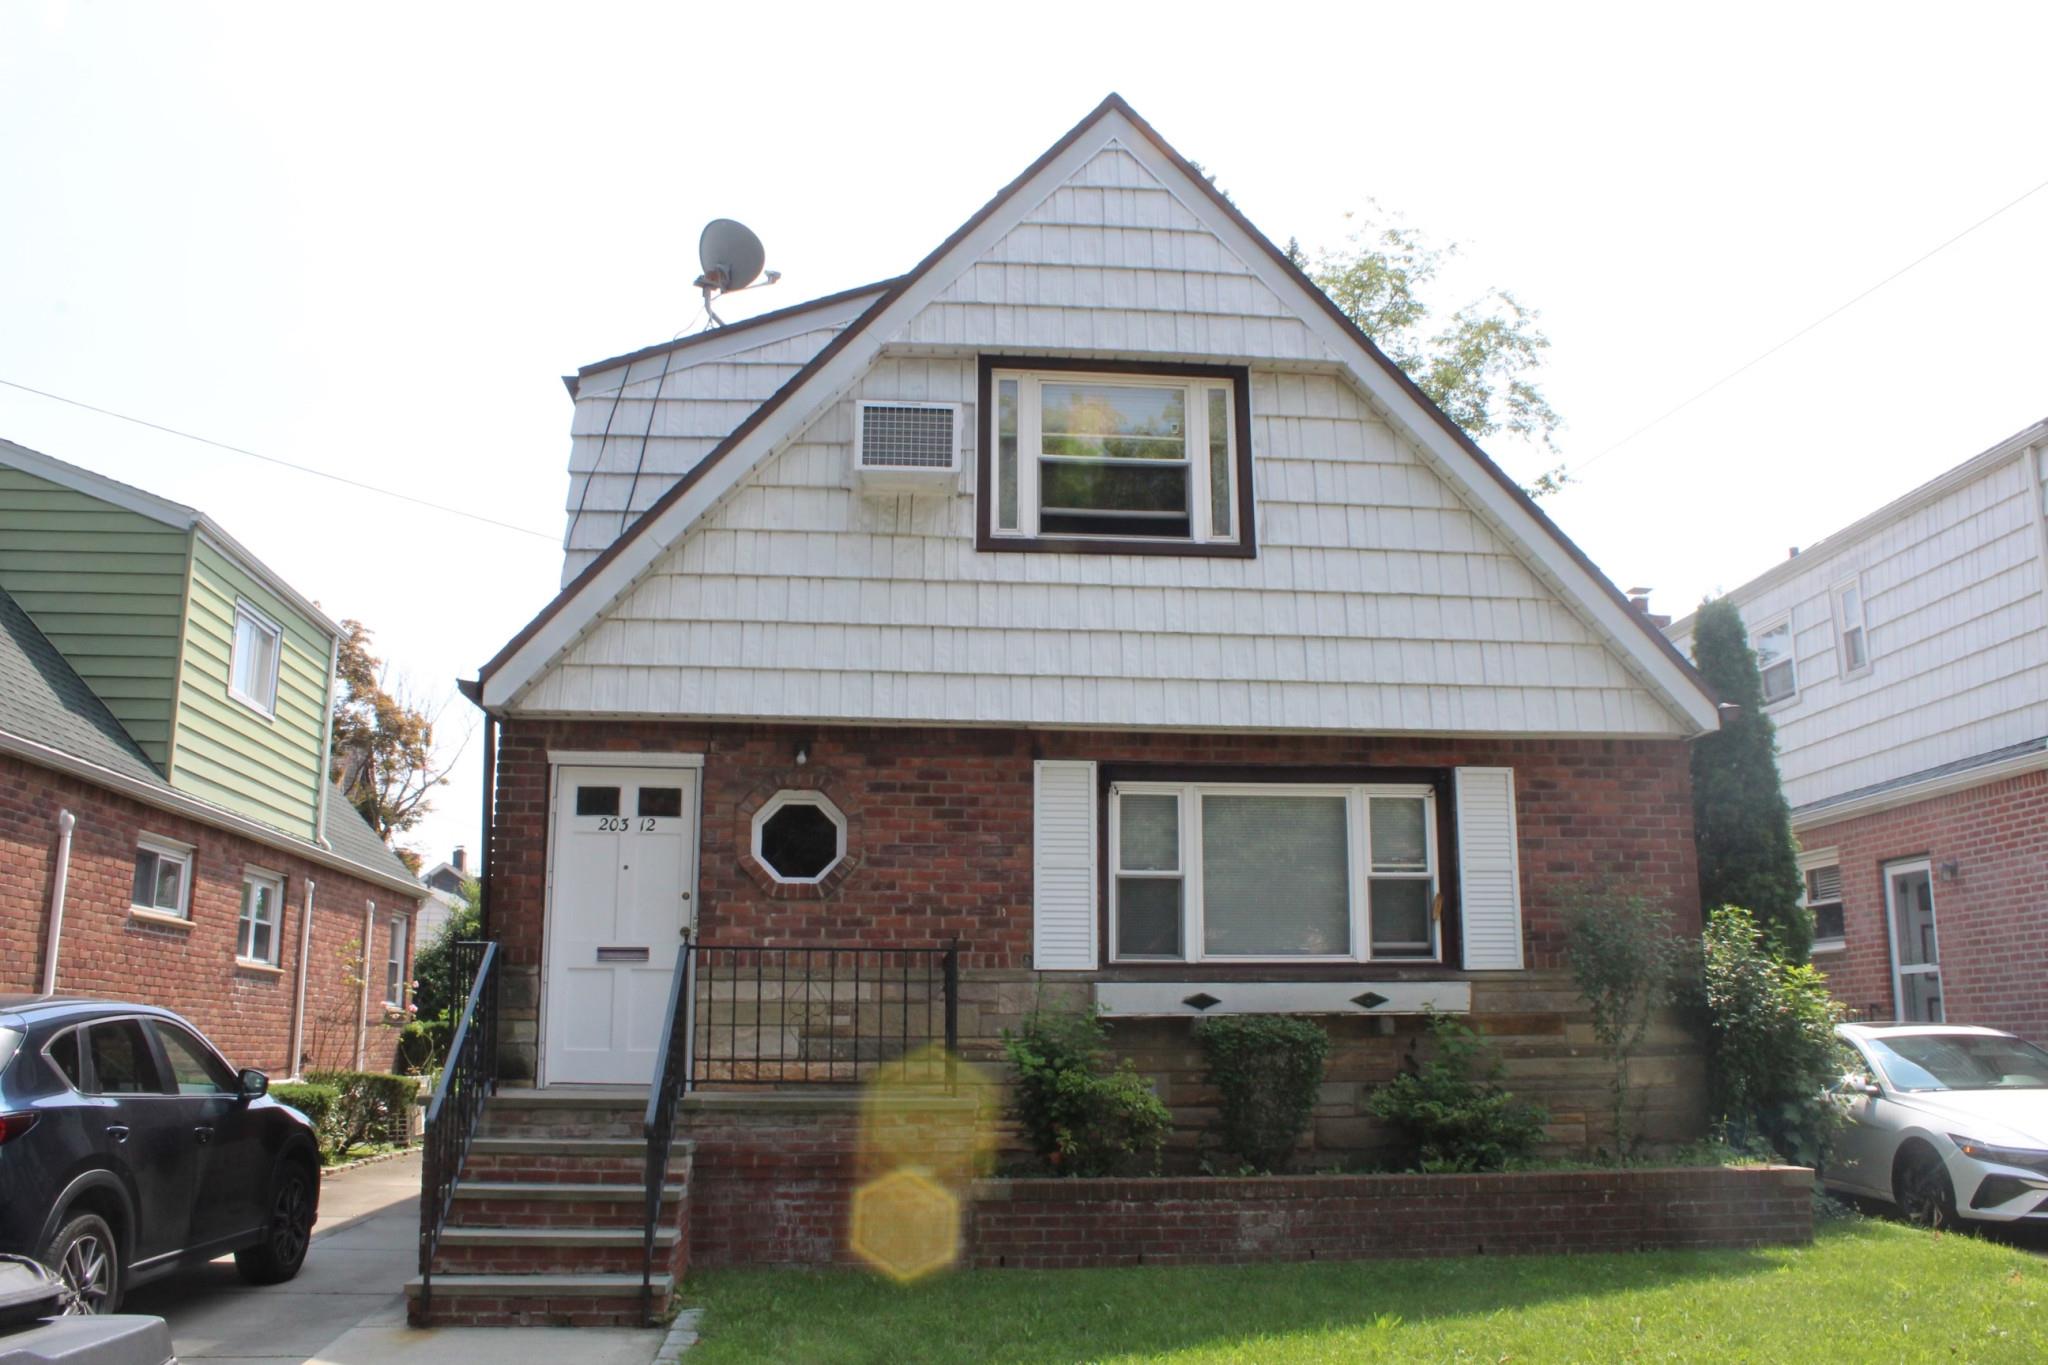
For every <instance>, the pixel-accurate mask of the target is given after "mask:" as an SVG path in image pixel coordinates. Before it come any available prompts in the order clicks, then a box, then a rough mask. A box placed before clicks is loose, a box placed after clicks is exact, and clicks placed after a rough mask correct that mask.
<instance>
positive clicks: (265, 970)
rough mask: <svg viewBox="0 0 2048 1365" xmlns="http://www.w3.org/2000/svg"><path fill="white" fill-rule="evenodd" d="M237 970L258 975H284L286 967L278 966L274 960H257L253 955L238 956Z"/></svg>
mask: <svg viewBox="0 0 2048 1365" xmlns="http://www.w3.org/2000/svg"><path fill="white" fill-rule="evenodd" d="M235 970H236V971H238V972H251V973H254V974H255V975H258V976H283V975H284V968H282V967H280V966H278V965H277V964H276V963H274V962H258V961H257V960H256V959H255V958H253V957H238V958H236V959H235Z"/></svg>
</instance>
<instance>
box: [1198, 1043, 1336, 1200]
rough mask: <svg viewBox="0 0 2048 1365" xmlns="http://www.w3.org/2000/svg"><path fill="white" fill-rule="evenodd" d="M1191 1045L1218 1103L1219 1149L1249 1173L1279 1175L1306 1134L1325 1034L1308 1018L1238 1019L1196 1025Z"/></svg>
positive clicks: (1326, 1046)
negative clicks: (1196, 1046) (1204, 1063)
mask: <svg viewBox="0 0 2048 1365" xmlns="http://www.w3.org/2000/svg"><path fill="white" fill-rule="evenodd" d="M1195 1041H1196V1042H1198V1043H1200V1044H1201V1045H1202V1052H1203V1055H1204V1056H1206V1057H1207V1058H1208V1061H1209V1083H1210V1084H1211V1085H1213V1086H1215V1087H1216V1089H1217V1091H1218V1093H1219V1094H1220V1095H1221V1097H1222V1134H1221V1137H1222V1146H1223V1150H1224V1151H1226V1152H1228V1153H1230V1154H1231V1155H1233V1156H1236V1157H1238V1158H1240V1159H1241V1160H1243V1162H1244V1163H1245V1164H1246V1165H1247V1166H1250V1167H1251V1168H1252V1169H1254V1170H1258V1171H1276V1170H1279V1169H1280V1167H1281V1166H1283V1165H1284V1164H1286V1161H1287V1158H1288V1156H1289V1155H1290V1154H1292V1153H1293V1151H1294V1144H1295V1143H1296V1142H1298V1141H1300V1139H1301V1135H1302V1134H1303V1133H1305V1132H1307V1131H1308V1123H1309V1117H1310V1115H1311V1114H1313V1113H1314V1112H1315V1106H1316V1098H1317V1096H1318V1095H1319V1094H1320V1093H1321V1091H1322V1085H1323V1059H1324V1058H1325V1057H1327V1056H1328V1055H1329V1052H1330V1035H1329V1034H1328V1033H1326V1032H1324V1031H1323V1026H1322V1025H1320V1024H1318V1023H1316V1022H1315V1021H1314V1020H1311V1019H1299V1018H1292V1017H1289V1016H1286V1015H1279V1014H1237V1015H1219V1016H1217V1017H1216V1018H1214V1019H1204V1020H1202V1021H1201V1022H1200V1023H1198V1024H1196V1025H1195Z"/></svg>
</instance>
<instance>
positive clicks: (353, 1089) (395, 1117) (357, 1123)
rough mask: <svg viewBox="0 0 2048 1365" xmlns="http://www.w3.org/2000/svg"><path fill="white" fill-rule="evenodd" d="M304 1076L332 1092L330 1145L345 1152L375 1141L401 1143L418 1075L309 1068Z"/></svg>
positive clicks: (416, 1086)
mask: <svg viewBox="0 0 2048 1365" xmlns="http://www.w3.org/2000/svg"><path fill="white" fill-rule="evenodd" d="M306 1079H307V1080H308V1081H310V1082H311V1083H312V1084H314V1085H317V1086H326V1087H328V1088H330V1089H332V1090H333V1091H334V1092H335V1095H336V1098H335V1104H334V1111H333V1112H334V1117H333V1121H332V1125H331V1127H332V1131H333V1134H334V1142H333V1144H332V1145H333V1147H334V1150H336V1151H338V1152H345V1151H347V1150H348V1149H349V1148H351V1147H358V1146H362V1145H363V1144H365V1143H374V1142H404V1141H405V1134H406V1119H407V1117H408V1116H409V1115H410V1113H411V1110H412V1106H413V1101H414V1100H415V1099H417V1098H418V1096H419V1078H418V1077H417V1076H394V1075H391V1074H389V1073H388V1072H383V1071H308V1072H307V1073H306Z"/></svg>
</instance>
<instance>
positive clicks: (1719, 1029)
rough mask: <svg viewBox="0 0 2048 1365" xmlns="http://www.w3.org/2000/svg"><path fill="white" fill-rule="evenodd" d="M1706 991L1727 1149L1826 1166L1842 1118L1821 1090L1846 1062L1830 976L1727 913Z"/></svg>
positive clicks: (1711, 930) (1744, 917) (1709, 950)
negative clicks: (1757, 1149)
mask: <svg viewBox="0 0 2048 1365" xmlns="http://www.w3.org/2000/svg"><path fill="white" fill-rule="evenodd" d="M1700 993H1701V996H1702V1000H1701V1003H1702V1005H1703V1006H1704V1009H1703V1011H1702V1015H1703V1018H1702V1023H1703V1025H1704V1032H1705V1034H1706V1040H1707V1075H1708V1079H1709V1087H1710V1090H1711V1092H1712V1096H1713V1103H1714V1111H1715V1113H1716V1114H1717V1115H1718V1116H1719V1118H1720V1120H1721V1122H1722V1124H1723V1126H1724V1128H1725V1132H1726V1139H1727V1141H1728V1142H1729V1143H1731V1144H1732V1145H1734V1146H1737V1147H1747V1146H1749V1145H1751V1144H1753V1143H1754V1142H1757V1141H1762V1142H1764V1143H1767V1144H1768V1145H1769V1146H1770V1148H1771V1150H1773V1151H1774V1152H1776V1153H1777V1154H1778V1155H1779V1156H1781V1157H1783V1158H1784V1159H1785V1160H1787V1161H1796V1162H1799V1163H1801V1164H1802V1165H1809V1166H1810V1165H1814V1164H1816V1163H1817V1162H1819V1161H1820V1160H1821V1159H1822V1158H1823V1157H1824V1156H1825V1155H1826V1153H1827V1146H1828V1141H1829V1139H1830V1137H1831V1136H1832V1135H1833V1133H1834V1130H1835V1129H1836V1127H1837V1126H1839V1123H1840V1119H1841V1115H1840V1113H1839V1111H1837V1110H1836V1109H1835V1108H1834V1106H1833V1105H1831V1104H1830V1103H1829V1102H1828V1101H1827V1100H1826V1099H1825V1098H1824V1097H1823V1095H1822V1091H1823V1090H1824V1089H1825V1088H1826V1087H1827V1086H1828V1084H1829V1083H1830V1082H1832V1081H1835V1080H1837V1079H1839V1078H1840V1076H1841V1074H1842V1072H1843V1070H1844V1069H1845V1066H1846V1062H1847V1059H1846V1058H1845V1056H1844V1049H1843V1047H1842V1045H1841V1044H1840V1043H1839V1042H1837V1041H1836V1039H1835V1025H1836V1024H1838V1023H1840V1022H1841V1019H1842V1007H1841V1006H1840V1005H1838V1004H1836V1003H1835V1002H1834V1000H1833V999H1832V998H1831V997H1830V996H1829V995H1828V984H1827V978H1826V977H1824V976H1822V975H1821V974H1820V972H1819V970H1818V969H1816V968H1814V967H1810V966H1807V965H1805V964H1803V963H1796V962H1787V961H1785V960H1784V959H1783V958H1781V957H1779V956H1778V955H1777V954H1776V953H1774V952H1773V951H1771V949H1770V947H1769V946H1768V944H1767V943H1766V941H1765V937H1764V935H1763V934H1762V933H1761V932H1759V930H1758V928H1757V923H1756V921H1755V919H1753V918H1752V917H1751V916H1750V914H1749V912H1748V911H1746V910H1743V909H1740V908H1738V907H1736V906H1732V905H1724V906H1722V907H1721V908H1720V909H1718V910H1715V911H1714V912H1713V913H1712V914H1710V915H1709V916H1708V917H1707V928H1706V933H1705V935H1704V953H1703V965H1702V970H1701V976H1700Z"/></svg>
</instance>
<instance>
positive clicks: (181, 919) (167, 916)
mask: <svg viewBox="0 0 2048 1365" xmlns="http://www.w3.org/2000/svg"><path fill="white" fill-rule="evenodd" d="M128 918H129V919H134V920H141V921H142V922H143V923H145V924H165V925H169V926H170V927H171V928H173V929H190V928H191V927H192V921H191V919H190V917H188V916H185V915H175V914H172V913H171V912H170V911H168V910H152V909H151V908H149V907H148V906H145V905H131V906H129V907H128Z"/></svg>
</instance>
